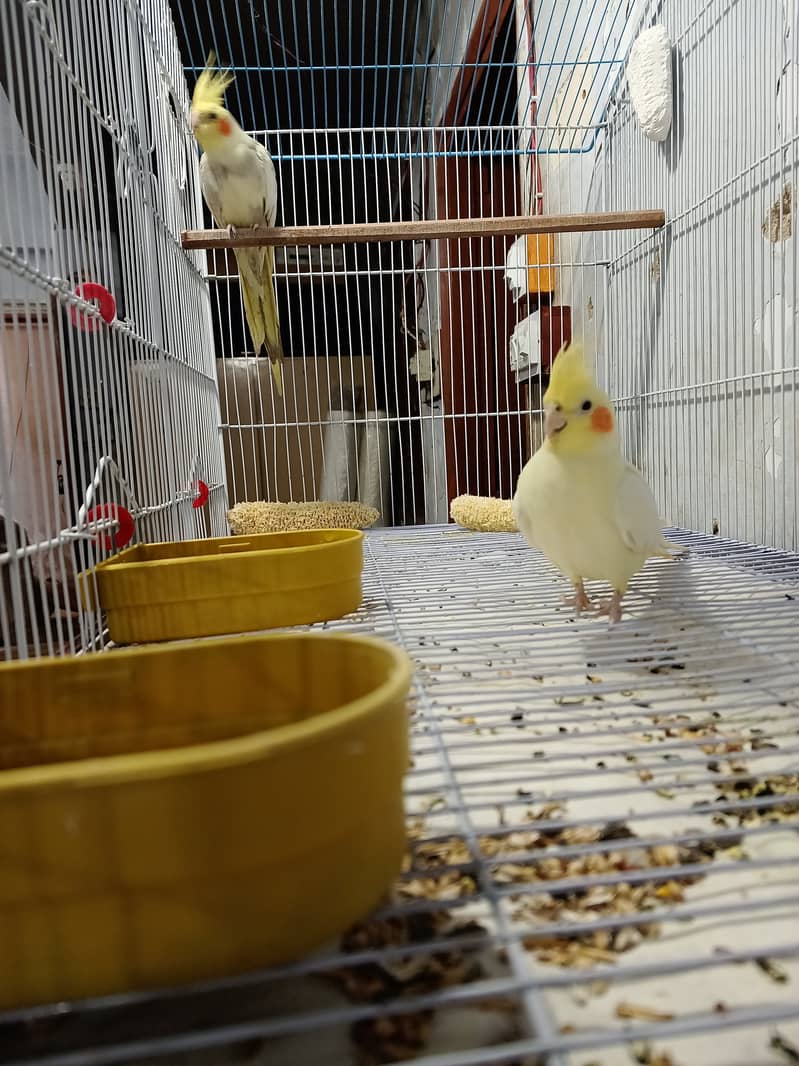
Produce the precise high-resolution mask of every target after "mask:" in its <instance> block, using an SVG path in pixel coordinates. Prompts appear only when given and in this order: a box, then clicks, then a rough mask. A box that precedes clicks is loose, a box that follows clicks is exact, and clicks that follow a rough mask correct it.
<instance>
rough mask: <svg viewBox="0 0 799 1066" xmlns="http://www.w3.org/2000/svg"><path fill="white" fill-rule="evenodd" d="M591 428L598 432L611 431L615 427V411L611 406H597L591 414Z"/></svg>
mask: <svg viewBox="0 0 799 1066" xmlns="http://www.w3.org/2000/svg"><path fill="white" fill-rule="evenodd" d="M591 429H595V430H596V431H597V433H610V431H611V430H612V429H613V412H612V411H611V410H610V408H609V407H596V408H594V411H593V412H592V414H591Z"/></svg>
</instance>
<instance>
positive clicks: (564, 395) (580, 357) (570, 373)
mask: <svg viewBox="0 0 799 1066" xmlns="http://www.w3.org/2000/svg"><path fill="white" fill-rule="evenodd" d="M591 391H598V390H597V385H596V381H595V380H594V375H593V374H592V373H591V371H590V370H589V368H588V364H587V363H586V361H585V352H584V349H583V346H582V344H580V343H579V341H572V342H571V344H569V345H568V346H565V347H563V348H561V350H560V351H559V352H558V354H557V356H556V357H555V361H554V362H553V364H552V370H551V372H550V375H549V388H548V389H547V391H546V393H545V394H544V403H545V404H546V403H549V402H550V400H551V398H552V397H557V401H558V402H559V403H561V404H563V403H564V402H565V403H567V404H569V406H572V405H573V404H574V403H575V402H576V401H577V400H578V399H579V400H580V402H582V399H583V393H588V392H591Z"/></svg>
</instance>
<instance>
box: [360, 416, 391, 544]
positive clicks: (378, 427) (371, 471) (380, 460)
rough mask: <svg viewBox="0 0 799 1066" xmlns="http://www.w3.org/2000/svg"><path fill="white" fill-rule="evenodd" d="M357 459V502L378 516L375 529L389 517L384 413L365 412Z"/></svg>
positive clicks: (386, 436) (389, 484) (386, 438)
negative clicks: (372, 510) (377, 513)
mask: <svg viewBox="0 0 799 1066" xmlns="http://www.w3.org/2000/svg"><path fill="white" fill-rule="evenodd" d="M359 452H360V455H359V456H358V501H359V502H360V503H363V504H366V505H367V506H368V507H374V508H375V510H376V511H379V512H380V518H379V519H378V520H377V522H375V525H376V526H384V525H386V524H387V523H388V522H389V520H390V517H391V480H390V477H389V465H388V464H389V438H388V419H387V418H386V412H385V411H374V412H367V414H366V425H365V426H364V427H363V430H362V432H361V440H360V448H359Z"/></svg>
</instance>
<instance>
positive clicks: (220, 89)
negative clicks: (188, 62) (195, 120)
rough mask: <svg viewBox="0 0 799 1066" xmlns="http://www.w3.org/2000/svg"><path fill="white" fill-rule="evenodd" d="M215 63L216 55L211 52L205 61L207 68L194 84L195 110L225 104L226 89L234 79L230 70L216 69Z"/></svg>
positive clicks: (193, 100) (193, 101) (193, 104)
mask: <svg viewBox="0 0 799 1066" xmlns="http://www.w3.org/2000/svg"><path fill="white" fill-rule="evenodd" d="M215 65H216V56H215V55H214V53H213V52H211V53H209V55H208V59H207V60H206V61H205V70H204V71H203V72H202V74H200V76H199V78H198V79H197V84H196V85H195V86H194V93H193V94H192V98H191V106H192V107H193V108H194V110H195V111H208V110H209V109H210V108H218V107H224V106H225V90H226V89H227V88H228V86H230V85H232V84H233V80H234V79H233V75H232V74H231V72H230V71H229V70H214V66H215Z"/></svg>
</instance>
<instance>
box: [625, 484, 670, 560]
mask: <svg viewBox="0 0 799 1066" xmlns="http://www.w3.org/2000/svg"><path fill="white" fill-rule="evenodd" d="M613 517H614V520H615V522H616V527H617V528H618V531H619V535H620V536H621V539H622V541H623V543H624V545H625V547H627V548H629V550H630V551H632V552H636V553H637V554H640V555H647V556H648V555H654V554H659V553H660V552H661V551H662V548H663V544H664V541H663V535H662V533H661V526H660V518H659V516H658V508H657V503H656V502H655V497H654V496H653V494H652V490H651V489H650V487H649V485H647V483H646V481H645V480H644V478H643V477H642V476H641V474H640V473H639V472H638V471H637V470H636V469H635V467H634V466H631V465H630V464H629V463H626V464H625V466H624V469H623V471H622V474H621V477H620V479H619V485H618V489H617V492H616V505H615V509H614V516H613Z"/></svg>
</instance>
